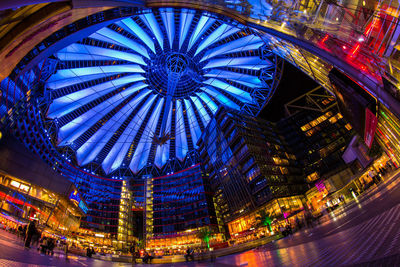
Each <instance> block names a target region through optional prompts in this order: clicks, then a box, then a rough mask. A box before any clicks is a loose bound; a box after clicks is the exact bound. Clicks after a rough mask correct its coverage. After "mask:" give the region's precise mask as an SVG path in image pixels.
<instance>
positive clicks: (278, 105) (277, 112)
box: [258, 62, 318, 122]
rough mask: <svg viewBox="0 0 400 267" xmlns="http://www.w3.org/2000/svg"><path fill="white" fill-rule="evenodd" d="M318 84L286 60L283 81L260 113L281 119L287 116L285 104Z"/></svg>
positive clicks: (277, 119)
mask: <svg viewBox="0 0 400 267" xmlns="http://www.w3.org/2000/svg"><path fill="white" fill-rule="evenodd" d="M317 86H318V84H317V83H316V82H314V81H313V80H312V79H311V78H309V77H308V76H307V75H306V74H305V73H303V72H302V71H301V70H298V69H297V68H296V67H294V66H293V65H292V64H290V63H287V62H285V66H284V69H283V74H282V78H281V82H280V83H279V85H278V88H276V91H275V94H274V95H273V96H272V99H271V101H270V102H269V103H268V104H267V105H266V106H265V108H264V109H263V110H262V111H261V112H260V114H259V115H258V117H259V118H263V119H266V120H269V121H273V122H276V121H279V120H280V119H281V118H283V117H284V116H285V108H284V105H285V104H286V103H287V102H290V101H291V100H293V99H295V98H296V97H298V96H300V95H302V94H304V93H306V92H308V91H310V90H311V89H314V88H315V87H317Z"/></svg>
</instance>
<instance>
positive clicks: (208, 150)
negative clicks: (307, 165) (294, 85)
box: [198, 109, 307, 223]
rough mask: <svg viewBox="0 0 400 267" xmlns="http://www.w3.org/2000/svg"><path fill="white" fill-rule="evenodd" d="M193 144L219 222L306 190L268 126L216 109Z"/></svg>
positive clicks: (289, 156)
mask: <svg viewBox="0 0 400 267" xmlns="http://www.w3.org/2000/svg"><path fill="white" fill-rule="evenodd" d="M198 144H199V147H200V155H201V157H202V161H203V163H204V167H205V170H206V172H207V173H208V174H209V181H210V184H211V187H212V189H213V191H214V192H215V195H214V200H215V202H216V206H217V207H218V208H217V213H218V214H219V216H220V217H221V218H222V221H223V222H224V223H227V222H230V221H232V220H234V219H236V218H238V217H240V216H242V215H244V214H247V213H249V212H252V211H254V210H256V209H257V208H259V207H261V206H262V205H263V204H265V203H267V202H269V201H271V200H273V199H277V198H281V197H287V196H294V195H300V194H302V193H304V192H305V191H306V190H307V186H306V184H305V182H304V179H303V175H302V170H301V168H300V166H298V164H297V162H296V160H295V159H296V158H295V156H294V155H293V154H290V153H288V152H287V151H288V149H287V148H286V146H285V144H284V140H283V137H282V136H280V135H278V134H277V130H276V126H275V124H273V123H269V122H267V121H263V120H260V119H256V118H251V117H247V116H243V115H242V114H240V115H239V114H237V113H236V112H234V111H232V110H227V109H219V111H218V112H217V113H216V115H215V116H214V117H213V119H212V120H211V122H210V124H209V125H208V127H207V129H206V130H205V131H204V132H203V135H202V137H201V138H200V141H199V143H198Z"/></svg>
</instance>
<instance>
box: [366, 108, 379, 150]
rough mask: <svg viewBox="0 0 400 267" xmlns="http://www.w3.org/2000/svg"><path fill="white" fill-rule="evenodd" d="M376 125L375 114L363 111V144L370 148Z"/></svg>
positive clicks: (367, 109)
mask: <svg viewBox="0 0 400 267" xmlns="http://www.w3.org/2000/svg"><path fill="white" fill-rule="evenodd" d="M377 125H378V119H377V118H376V116H375V114H374V113H372V112H371V110H369V108H366V109H365V133H364V142H365V144H366V145H367V146H368V147H369V148H371V146H372V141H373V140H374V135H375V130H376V126H377Z"/></svg>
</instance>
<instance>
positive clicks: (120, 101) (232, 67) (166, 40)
mask: <svg viewBox="0 0 400 267" xmlns="http://www.w3.org/2000/svg"><path fill="white" fill-rule="evenodd" d="M54 57H55V58H57V59H58V60H59V62H58V65H57V69H56V72H55V73H54V74H53V75H52V76H51V77H50V78H49V79H48V80H47V83H46V91H47V92H48V93H49V95H50V97H51V104H50V105H49V108H48V111H47V117H48V118H49V119H54V121H55V122H56V123H57V125H58V129H59V130H58V140H57V144H58V146H60V147H63V146H69V147H71V148H72V149H73V150H74V151H75V152H76V158H77V162H78V164H79V165H81V166H85V165H86V164H89V163H92V162H95V163H97V164H101V166H102V167H103V169H104V171H105V172H106V173H112V172H113V171H115V170H117V169H118V168H120V167H122V166H125V167H128V166H129V168H130V169H131V170H132V171H133V172H134V173H138V172H139V171H140V170H141V169H142V168H143V167H145V166H146V165H148V164H154V165H155V166H157V167H158V168H162V167H163V166H164V165H165V164H166V163H167V161H168V160H169V159H175V158H176V159H178V160H180V161H183V160H184V159H185V157H186V155H187V153H188V152H189V151H191V150H193V149H195V148H196V143H197V140H198V138H199V137H200V135H201V132H202V130H203V129H204V128H205V127H206V126H207V124H208V122H209V121H210V118H211V117H212V116H213V114H214V113H215V112H216V110H217V109H218V106H219V105H224V106H228V107H230V108H233V109H236V110H240V111H241V112H245V113H252V115H256V114H257V113H258V112H259V111H260V110H261V108H262V107H263V106H264V105H265V104H266V102H267V101H268V99H269V97H270V96H271V95H272V93H273V91H274V88H275V87H276V82H275V81H274V79H275V71H276V62H275V60H274V59H275V56H273V55H272V54H271V53H270V52H269V51H265V50H264V43H263V41H262V40H261V39H260V38H259V37H258V36H257V33H256V32H255V31H254V30H252V29H249V28H246V27H244V26H242V25H237V24H233V23H232V22H227V20H221V19H219V18H218V17H216V16H214V15H212V14H209V13H205V12H200V11H194V10H186V9H179V10H178V9H172V8H165V9H156V10H144V11H142V12H140V13H138V15H136V16H133V17H129V18H125V19H122V20H120V21H118V22H114V23H112V24H110V25H108V26H107V27H104V28H102V29H100V30H98V31H97V32H95V33H93V34H91V35H90V36H87V37H85V38H83V39H82V40H80V41H79V42H76V43H73V44H71V45H69V46H67V47H65V48H63V49H61V50H60V51H58V52H57V53H55V54H54Z"/></svg>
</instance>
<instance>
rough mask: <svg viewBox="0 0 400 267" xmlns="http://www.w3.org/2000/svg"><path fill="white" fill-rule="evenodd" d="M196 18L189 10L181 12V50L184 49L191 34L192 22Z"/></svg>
mask: <svg viewBox="0 0 400 267" xmlns="http://www.w3.org/2000/svg"><path fill="white" fill-rule="evenodd" d="M193 18H194V14H193V13H190V12H189V10H187V9H182V11H181V20H180V24H179V36H180V39H179V49H180V48H181V47H182V44H183V42H184V41H185V39H186V36H187V34H188V32H189V28H190V25H191V24H192V20H193Z"/></svg>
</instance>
